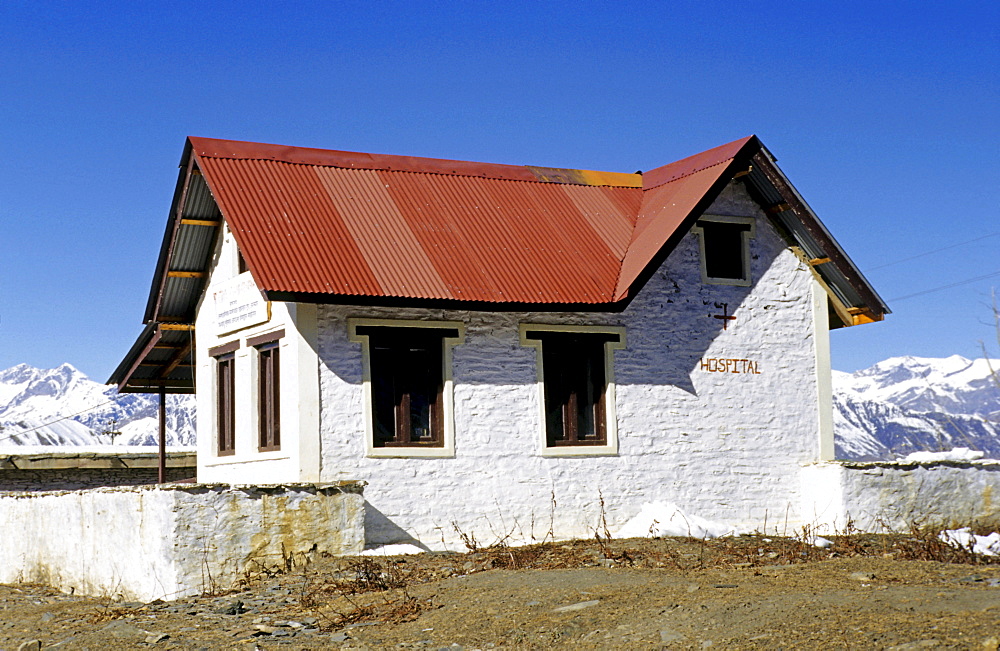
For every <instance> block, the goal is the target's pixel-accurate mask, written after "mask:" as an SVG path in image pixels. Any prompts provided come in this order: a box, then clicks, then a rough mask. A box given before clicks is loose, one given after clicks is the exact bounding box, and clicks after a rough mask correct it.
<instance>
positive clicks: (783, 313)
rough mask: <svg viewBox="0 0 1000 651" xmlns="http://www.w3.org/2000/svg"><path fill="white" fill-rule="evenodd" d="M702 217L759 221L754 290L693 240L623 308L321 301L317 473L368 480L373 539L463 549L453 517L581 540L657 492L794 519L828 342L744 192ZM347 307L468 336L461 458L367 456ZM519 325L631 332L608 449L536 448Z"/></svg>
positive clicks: (714, 508)
mask: <svg viewBox="0 0 1000 651" xmlns="http://www.w3.org/2000/svg"><path fill="white" fill-rule="evenodd" d="M708 212H710V213H713V214H721V215H733V216H749V217H754V218H755V219H756V220H757V228H756V237H755V238H754V239H753V240H752V241H751V242H750V251H751V255H752V277H753V284H752V286H750V287H737V286H722V285H705V284H703V283H702V280H701V270H700V263H699V254H698V243H697V240H696V238H695V237H694V236H693V235H688V236H687V237H685V238H684V240H683V241H682V242H681V243H680V244H679V246H678V247H677V248H676V249H675V250H674V251H673V253H672V254H671V255H670V256H669V258H668V259H667V260H666V261H665V263H664V264H663V265H662V267H661V268H660V269H659V270H658V271H656V272H655V274H654V275H653V276H652V278H651V279H650V280H649V282H648V284H647V285H646V287H645V288H644V289H643V290H642V291H641V292H640V293H639V294H638V296H637V297H636V298H635V300H634V301H633V302H632V304H631V305H630V306H629V307H628V308H627V309H626V310H625V311H624V312H622V313H617V314H616V313H545V312H535V313H524V312H520V313H489V312H469V311H459V310H430V309H389V308H375V307H353V306H320V308H319V313H318V330H319V335H318V346H319V353H320V369H319V381H320V402H321V429H320V433H321V440H322V467H321V471H320V476H321V479H322V480H323V481H333V480H338V479H358V480H363V481H366V482H368V484H369V488H368V489H366V496H367V500H368V503H367V506H366V509H367V514H366V527H367V535H368V544H370V545H372V544H384V543H396V542H408V543H411V544H414V543H416V544H420V545H423V546H425V547H428V548H442V547H446V548H452V549H455V548H461V544H460V541H459V536H458V535H457V532H456V530H455V526H456V525H457V526H458V527H459V528H460V529H461V530H462V531H463V532H465V533H471V534H474V535H475V536H476V538H477V540H478V541H479V542H480V543H489V542H492V541H494V540H496V539H497V538H500V537H502V536H505V535H508V534H511V535H513V536H514V537H516V538H531V537H534V538H541V537H543V536H544V535H545V534H546V533H547V532H549V531H550V530H551V531H552V532H553V533H554V534H555V535H556V536H557V537H570V536H590V535H593V533H594V530H595V528H596V527H598V526H600V525H599V520H600V518H601V514H602V507H601V501H602V500H603V505H604V506H603V512H604V516H605V517H606V520H607V524H608V526H609V527H610V528H611V529H612V530H613V529H615V528H617V527H619V526H621V525H622V524H624V523H625V522H626V521H627V520H628V519H629V518H631V517H632V516H634V515H636V514H637V513H638V512H639V510H640V509H641V507H642V504H643V503H645V502H654V501H664V502H673V503H676V504H682V505H684V507H685V510H686V511H688V512H690V513H692V514H694V515H698V516H701V517H705V518H709V519H712V520H719V521H724V522H727V523H731V524H733V525H737V526H748V527H749V528H754V527H758V526H760V525H761V523H763V521H764V520H765V519H769V520H770V521H774V520H776V519H779V518H786V517H787V518H789V519H790V521H791V522H792V523H797V522H798V521H799V520H800V519H801V518H802V516H803V513H802V511H801V504H802V499H801V497H802V496H801V480H800V469H801V466H802V464H804V463H808V462H812V461H815V460H817V459H819V458H820V456H819V454H820V430H821V416H820V407H819V399H820V398H819V396H820V394H821V390H820V387H818V385H817V375H818V374H819V373H822V372H824V371H825V369H826V368H827V367H826V365H825V362H824V360H821V359H818V357H821V355H820V353H821V352H822V350H823V349H824V346H825V342H823V343H821V344H819V345H817V342H816V337H817V327H816V319H815V313H814V306H813V295H812V292H813V291H814V280H813V277H812V272H811V271H810V270H809V269H807V268H806V266H805V265H804V264H803V263H802V262H801V261H800V260H799V259H798V258H797V257H796V256H795V255H794V254H793V253H792V252H791V251H790V250H789V249H788V248H787V247H786V246H785V243H784V242H783V240H782V239H781V238H780V237H779V235H778V234H777V232H776V231H775V230H774V228H773V227H772V226H771V224H770V223H769V222H768V220H767V219H766V217H764V215H763V214H762V213H761V211H760V210H759V209H758V207H757V206H756V204H755V203H754V202H753V201H752V200H751V199H750V198H749V197H748V196H747V195H746V194H745V192H744V191H743V190H742V187H740V186H730V187H729V188H727V189H726V190H725V191H724V192H723V194H722V195H721V196H720V198H719V199H718V200H717V201H716V202H715V204H714V205H713V206H712V207H711V208H710V209H709V210H708ZM722 303H726V304H728V314H729V315H735V316H736V320H735V321H729V322H728V323H729V325H728V328H727V329H723V321H722V320H721V319H716V318H714V317H715V315H722V314H723V310H722V307H721V304H722ZM352 317H361V318H398V319H436V320H448V321H461V322H463V323H465V325H466V340H465V342H464V343H463V344H462V345H459V346H456V347H455V348H454V352H453V364H454V367H453V371H454V380H455V384H454V396H455V424H456V425H455V429H456V435H455V456H454V458H448V459H385V458H381V459H378V458H370V457H367V456H366V455H365V442H364V440H363V432H364V431H365V427H364V411H363V410H364V409H365V408H366V407H365V405H364V404H363V402H364V401H363V391H362V359H361V347H360V345H358V344H356V343H352V342H350V341H349V340H348V337H347V319H348V318H352ZM522 323H551V324H580V325H612V326H623V327H625V329H626V339H627V347H626V348H625V349H624V350H619V351H615V352H614V372H615V379H616V382H617V387H616V389H617V392H616V393H617V395H616V407H617V418H618V433H619V451H618V454H617V455H613V456H593V457H589V456H582V457H552V456H542V455H541V454H539V452H538V448H539V440H540V437H541V436H542V424H541V422H540V417H539V413H540V409H539V405H538V400H539V392H538V390H537V387H536V384H535V383H536V367H535V364H536V355H535V350H534V349H532V348H530V347H526V346H522V345H520V343H519V341H518V326H519V324H522ZM819 332H820V334H819V336H821V337H826V336H827V333H826V331H825V329H820V331H819ZM705 358H724V359H741V360H742V359H748V360H752V361H754V362H756V363H757V368H758V369H759V374H754V373H742V372H741V373H732V372H730V373H718V372H709V371H707V370H704V369H702V368H701V365H700V361H701V360H702V359H705ZM734 366H735V365H734Z"/></svg>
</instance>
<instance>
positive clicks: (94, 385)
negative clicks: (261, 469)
mask: <svg viewBox="0 0 1000 651" xmlns="http://www.w3.org/2000/svg"><path fill="white" fill-rule="evenodd" d="M158 410H159V398H158V397H157V396H154V395H146V394H139V393H122V394H119V393H118V392H117V390H116V389H115V388H114V387H113V386H108V385H105V384H100V383H98V382H94V381H92V380H90V379H88V378H87V376H86V375H84V374H83V373H81V372H80V371H78V370H76V369H75V368H73V367H72V366H70V365H69V364H63V365H62V366H60V367H58V368H54V369H49V370H41V369H37V368H33V367H31V366H28V365H27V364H18V365H17V366H13V367H11V368H9V369H7V370H5V371H0V447H10V446H17V445H107V444H110V443H113V444H114V445H156V443H157V437H158V432H159V420H158V418H159V416H158ZM194 412H195V409H194V397H193V396H167V444H168V445H194V443H195V426H194ZM106 432H121V434H119V435H117V436H112V435H110V434H108V433H106Z"/></svg>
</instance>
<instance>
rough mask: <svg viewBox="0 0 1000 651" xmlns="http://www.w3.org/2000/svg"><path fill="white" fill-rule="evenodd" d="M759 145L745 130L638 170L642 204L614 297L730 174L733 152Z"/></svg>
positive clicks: (630, 288)
mask: <svg viewBox="0 0 1000 651" xmlns="http://www.w3.org/2000/svg"><path fill="white" fill-rule="evenodd" d="M759 149H760V143H759V141H758V140H757V138H756V137H754V136H750V137H749V138H743V139H742V140H737V141H735V142H731V143H729V144H727V145H722V146H721V147H716V148H714V149H710V150H708V151H706V152H702V153H701V154H697V155H695V156H691V157H689V158H685V159H683V160H679V161H677V162H676V163H671V164H670V165H666V166H664V167H659V168H657V169H655V170H652V171H650V172H647V173H646V174H645V175H644V177H643V180H644V182H645V184H646V186H645V190H644V191H643V193H642V206H641V207H640V208H639V215H638V218H637V220H636V225H635V229H634V230H633V232H632V238H631V241H630V243H629V247H628V252H627V253H626V254H625V258H624V260H623V261H622V267H621V274H620V275H619V276H618V283H617V285H616V287H615V297H614V300H616V301H620V300H623V299H625V298H628V297H629V296H630V295H632V294H634V292H635V291H636V290H637V285H641V284H642V283H641V282H637V281H639V280H640V278H641V277H642V275H643V273H644V272H647V271H648V270H649V267H650V265H651V263H652V262H653V261H654V260H657V259H658V258H662V257H663V256H664V255H665V254H666V253H667V252H668V251H669V249H671V248H672V243H675V242H676V239H677V238H678V237H680V236H683V235H684V234H685V233H686V232H687V230H688V228H689V227H690V222H691V220H692V219H695V218H697V216H698V214H700V213H701V212H702V211H703V210H704V209H705V208H707V207H708V204H709V203H711V202H712V201H714V200H715V197H716V196H717V195H718V193H719V191H720V190H721V189H722V186H723V185H724V184H725V183H727V182H728V181H729V179H730V178H731V177H732V170H731V169H730V167H731V164H732V163H733V162H734V161H735V160H736V159H737V158H742V159H749V157H750V156H751V155H752V154H753V153H755V152H756V151H757V150H759Z"/></svg>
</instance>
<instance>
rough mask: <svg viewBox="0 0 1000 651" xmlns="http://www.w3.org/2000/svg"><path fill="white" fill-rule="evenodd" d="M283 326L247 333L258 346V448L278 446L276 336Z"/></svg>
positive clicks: (279, 416)
mask: <svg viewBox="0 0 1000 651" xmlns="http://www.w3.org/2000/svg"><path fill="white" fill-rule="evenodd" d="M284 336H285V331H284V330H278V331H276V332H269V333H267V334H263V335H258V336H256V337H247V345H248V346H252V347H253V348H255V349H256V350H257V449H258V450H260V451H261V452H265V451H269V450H280V449H281V398H280V393H281V383H280V375H281V374H280V370H281V357H280V353H279V350H280V349H279V348H278V344H279V340H280V339H281V338H282V337H284Z"/></svg>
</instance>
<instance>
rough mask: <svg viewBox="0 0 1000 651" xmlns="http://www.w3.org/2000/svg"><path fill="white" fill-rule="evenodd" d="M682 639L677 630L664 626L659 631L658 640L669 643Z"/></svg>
mask: <svg viewBox="0 0 1000 651" xmlns="http://www.w3.org/2000/svg"><path fill="white" fill-rule="evenodd" d="M683 639H684V636H683V635H681V634H680V633H678V632H677V631H671V630H670V629H669V628H665V629H663V630H662V631H660V642H663V643H664V644H669V643H671V642H679V641H681V640H683Z"/></svg>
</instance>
